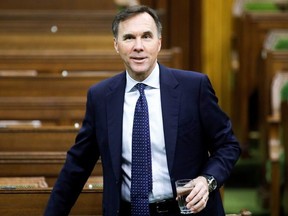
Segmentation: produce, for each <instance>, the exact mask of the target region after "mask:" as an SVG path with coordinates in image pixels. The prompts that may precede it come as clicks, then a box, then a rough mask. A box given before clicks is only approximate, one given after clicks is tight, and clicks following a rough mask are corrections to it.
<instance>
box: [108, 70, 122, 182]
mask: <svg viewBox="0 0 288 216" xmlns="http://www.w3.org/2000/svg"><path fill="white" fill-rule="evenodd" d="M125 83H126V79H125V73H122V74H121V75H120V76H119V79H117V80H116V81H115V82H113V83H111V85H110V90H111V91H110V93H108V94H107V98H106V99H107V125H108V143H109V150H110V154H111V162H112V168H113V171H114V174H115V176H116V179H117V180H119V179H120V177H121V153H122V122H123V103H124V93H125Z"/></svg>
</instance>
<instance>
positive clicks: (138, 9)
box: [112, 5, 162, 38]
mask: <svg viewBox="0 0 288 216" xmlns="http://www.w3.org/2000/svg"><path fill="white" fill-rule="evenodd" d="M141 13H148V14H149V15H150V16H151V17H152V18H153V20H154V21H155V24H156V27H157V32H158V37H161V34H162V24H161V22H160V19H159V17H158V15H157V13H156V11H155V10H153V9H152V8H149V7H147V6H145V5H135V6H131V7H127V8H125V9H123V10H121V11H120V12H119V13H118V14H117V15H116V16H115V18H114V20H113V22H112V33H113V36H114V37H115V38H117V37H118V28H119V24H120V22H123V21H125V20H127V19H129V18H130V17H132V16H135V15H137V14H141Z"/></svg>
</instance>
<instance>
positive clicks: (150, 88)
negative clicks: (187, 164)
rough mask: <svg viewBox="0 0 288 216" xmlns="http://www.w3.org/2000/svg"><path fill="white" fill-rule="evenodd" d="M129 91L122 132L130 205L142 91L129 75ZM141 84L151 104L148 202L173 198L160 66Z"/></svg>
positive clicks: (126, 194)
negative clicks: (136, 115) (136, 116)
mask: <svg viewBox="0 0 288 216" xmlns="http://www.w3.org/2000/svg"><path fill="white" fill-rule="evenodd" d="M126 75H127V76H126V77H127V78H126V81H127V82H126V89H125V98H124V112H123V131H122V133H123V134H122V135H123V136H122V171H123V183H122V199H123V200H126V201H129V202H130V189H131V161H132V128H133V120H134V109H135V105H136V102H137V99H138V97H139V95H140V94H139V91H138V90H137V89H136V87H135V85H136V84H137V83H138V82H137V81H135V80H133V79H132V78H131V77H130V76H129V74H128V72H126ZM142 83H144V84H146V85H147V87H146V88H145V96H146V99H147V103H148V111H149V127H150V140H151V154H152V155H151V156H152V157H151V158H152V178H153V191H152V193H151V194H150V197H149V202H155V201H157V200H161V199H165V198H171V197H173V192H172V186H171V182H170V176H169V172H168V165H167V157H166V149H165V140H164V131H163V119H162V109H161V97H160V80H159V65H158V64H157V65H156V67H155V68H154V70H153V71H152V73H151V74H150V75H149V77H147V78H146V79H145V80H144V81H143V82H142Z"/></svg>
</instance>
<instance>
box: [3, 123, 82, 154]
mask: <svg viewBox="0 0 288 216" xmlns="http://www.w3.org/2000/svg"><path fill="white" fill-rule="evenodd" d="M78 131H79V128H75V127H73V126H48V127H44V126H40V127H36V128H34V127H31V126H14V127H7V128H0V152H32V151H36V152H42V151H47V152H57V151H62V152H66V151H67V150H68V149H69V148H70V147H71V145H73V144H74V142H75V137H76V135H77V133H78Z"/></svg>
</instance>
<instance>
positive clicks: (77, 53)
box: [0, 47, 183, 74]
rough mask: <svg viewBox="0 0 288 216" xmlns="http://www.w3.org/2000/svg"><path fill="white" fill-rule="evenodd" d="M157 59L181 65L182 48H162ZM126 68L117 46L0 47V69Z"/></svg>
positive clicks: (94, 69)
mask: <svg viewBox="0 0 288 216" xmlns="http://www.w3.org/2000/svg"><path fill="white" fill-rule="evenodd" d="M158 61H159V62H160V63H162V64H164V65H166V66H167V67H177V68H182V66H183V61H182V52H181V49H180V48H177V47H173V48H171V49H163V50H161V51H160V53H159V57H158ZM124 69H125V68H124V65H123V62H122V60H121V58H120V56H119V55H118V54H117V53H116V51H115V50H83V49H82V50H74V49H72V50H65V49H62V50H10V49H9V50H0V71H7V72H9V70H11V71H12V72H13V71H15V70H35V71H37V72H38V73H57V74H61V73H62V72H63V71H68V72H69V71H114V72H115V71H116V72H120V71H123V70H124ZM6 74H7V73H6Z"/></svg>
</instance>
